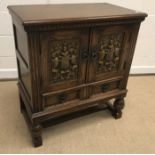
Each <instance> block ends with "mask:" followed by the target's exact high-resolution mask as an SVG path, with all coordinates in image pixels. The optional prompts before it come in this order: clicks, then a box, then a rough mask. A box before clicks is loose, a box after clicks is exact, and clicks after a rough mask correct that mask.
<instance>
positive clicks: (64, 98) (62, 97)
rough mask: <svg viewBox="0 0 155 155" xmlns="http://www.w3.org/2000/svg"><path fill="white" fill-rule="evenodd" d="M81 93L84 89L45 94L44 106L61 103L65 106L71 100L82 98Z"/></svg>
mask: <svg viewBox="0 0 155 155" xmlns="http://www.w3.org/2000/svg"><path fill="white" fill-rule="evenodd" d="M80 93H82V89H77V90H71V91H62V92H60V93H54V94H51V95H50V94H48V95H44V97H43V101H44V108H46V107H50V106H59V105H64V106H65V105H66V104H67V103H68V102H70V101H78V100H80Z"/></svg>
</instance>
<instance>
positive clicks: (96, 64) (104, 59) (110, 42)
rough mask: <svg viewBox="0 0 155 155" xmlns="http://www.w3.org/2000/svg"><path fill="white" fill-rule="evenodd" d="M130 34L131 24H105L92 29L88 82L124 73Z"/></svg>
mask: <svg viewBox="0 0 155 155" xmlns="http://www.w3.org/2000/svg"><path fill="white" fill-rule="evenodd" d="M129 36H130V28H129V26H125V25H124V26H123V25H122V26H109V27H108V26H105V27H96V28H94V29H93V30H92V38H91V45H90V46H91V48H90V49H91V51H90V53H91V58H90V67H89V73H88V74H89V75H88V79H87V81H88V82H90V83H91V82H97V81H101V80H104V79H107V78H109V77H113V76H117V75H122V74H123V72H124V69H125V63H126V60H125V55H126V53H127V50H128V39H129Z"/></svg>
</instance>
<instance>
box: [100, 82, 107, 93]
mask: <svg viewBox="0 0 155 155" xmlns="http://www.w3.org/2000/svg"><path fill="white" fill-rule="evenodd" d="M108 87H109V85H108V84H103V85H101V90H102V92H105V91H107V90H108Z"/></svg>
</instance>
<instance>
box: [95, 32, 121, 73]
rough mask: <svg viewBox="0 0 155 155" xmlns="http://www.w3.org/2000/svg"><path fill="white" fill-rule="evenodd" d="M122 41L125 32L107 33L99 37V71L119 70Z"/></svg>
mask: <svg viewBox="0 0 155 155" xmlns="http://www.w3.org/2000/svg"><path fill="white" fill-rule="evenodd" d="M122 42H123V33H115V34H107V35H104V36H102V37H101V38H100V39H99V51H98V66H97V72H98V73H104V72H111V71H117V69H118V67H119V61H120V56H121V48H122Z"/></svg>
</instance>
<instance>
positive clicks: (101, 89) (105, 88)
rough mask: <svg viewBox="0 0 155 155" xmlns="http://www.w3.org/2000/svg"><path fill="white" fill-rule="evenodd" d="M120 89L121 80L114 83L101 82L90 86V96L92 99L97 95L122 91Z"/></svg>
mask: <svg viewBox="0 0 155 155" xmlns="http://www.w3.org/2000/svg"><path fill="white" fill-rule="evenodd" d="M120 87H121V80H117V81H112V82H103V83H102V82H100V83H98V84H95V85H92V86H90V89H89V96H90V97H91V96H93V95H96V94H97V95H99V94H104V93H108V92H110V91H113V90H116V89H120Z"/></svg>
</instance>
